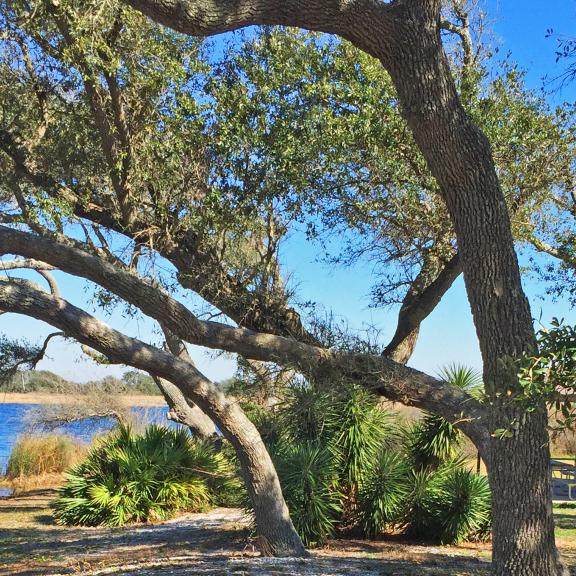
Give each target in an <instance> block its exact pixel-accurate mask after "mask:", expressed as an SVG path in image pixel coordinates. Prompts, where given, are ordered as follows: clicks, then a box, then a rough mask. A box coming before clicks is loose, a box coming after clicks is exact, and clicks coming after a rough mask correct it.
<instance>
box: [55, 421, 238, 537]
mask: <svg viewBox="0 0 576 576" xmlns="http://www.w3.org/2000/svg"><path fill="white" fill-rule="evenodd" d="M230 474H231V466H230V465H229V463H228V462H227V461H226V460H225V459H224V457H223V456H222V455H221V454H218V453H216V452H214V451H213V449H212V447H211V446H207V445H206V444H204V443H202V442H199V441H196V440H194V439H193V438H192V437H191V436H190V435H189V433H188V432H187V430H185V429H169V428H165V427H162V426H150V427H148V428H147V429H146V430H145V431H144V433H143V434H140V435H136V434H133V433H132V431H131V430H130V428H129V427H120V428H119V429H118V431H116V432H114V433H112V434H110V435H109V436H107V437H105V438H104V439H103V440H101V441H100V442H99V443H98V445H97V446H96V447H95V448H93V449H92V450H91V451H90V453H89V454H88V456H87V458H86V460H85V461H84V462H82V463H81V464H79V465H78V466H77V467H76V468H74V469H73V470H72V471H70V472H69V473H68V474H67V480H66V483H65V485H64V486H63V487H62V488H61V489H60V493H59V497H58V499H57V500H56V502H55V505H54V516H55V517H56V520H57V522H58V523H60V524H68V525H85V526H98V525H105V526H121V525H123V524H126V523H130V522H148V521H154V520H162V519H165V518H168V517H170V516H172V515H173V514H174V513H176V512H177V511H179V510H203V509H205V508H206V507H207V506H208V505H209V504H210V503H211V502H212V500H213V491H214V490H216V489H217V488H218V487H219V486H222V485H225V484H226V482H227V481H228V480H229V475H230Z"/></svg>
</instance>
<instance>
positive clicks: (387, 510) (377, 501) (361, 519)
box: [357, 451, 410, 538]
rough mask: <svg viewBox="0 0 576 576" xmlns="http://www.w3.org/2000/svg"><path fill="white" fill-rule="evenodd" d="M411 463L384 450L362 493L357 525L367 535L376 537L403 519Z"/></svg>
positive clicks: (363, 486)
mask: <svg viewBox="0 0 576 576" xmlns="http://www.w3.org/2000/svg"><path fill="white" fill-rule="evenodd" d="M409 473H410V468H409V463H408V461H407V460H406V459H405V458H404V457H402V456H400V455H399V454H394V453H392V452H386V451H381V452H380V454H379V456H378V458H377V459H376V462H375V463H374V464H373V465H372V466H371V468H370V470H369V472H368V474H367V477H366V481H365V482H364V484H363V485H362V487H361V489H360V492H359V494H358V517H357V523H358V526H359V527H360V529H361V530H362V532H363V534H364V535H365V536H367V537H368V538H374V537H376V536H378V534H380V533H382V532H383V531H384V529H385V528H386V527H387V526H390V525H393V524H396V523H397V522H398V521H399V520H400V519H401V517H402V510H403V507H404V506H405V505H406V499H407V497H408V475H409Z"/></svg>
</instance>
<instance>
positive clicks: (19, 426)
mask: <svg viewBox="0 0 576 576" xmlns="http://www.w3.org/2000/svg"><path fill="white" fill-rule="evenodd" d="M35 408H39V406H38V405H35V404H0V473H3V472H4V471H5V470H6V465H7V464H8V459H9V458H10V452H11V450H12V447H13V446H14V443H15V442H16V439H17V438H18V436H19V435H20V434H22V433H24V432H26V431H27V424H26V421H25V418H24V416H25V414H26V412H27V411H28V410H30V409H35ZM132 410H134V412H136V413H137V415H138V419H139V420H140V419H144V421H145V422H150V423H152V422H157V423H160V424H167V423H170V424H171V425H172V424H173V423H172V422H170V421H169V420H167V419H166V412H167V410H168V408H167V407H166V406H155V407H149V408H140V407H135V408H132ZM113 425H114V422H113V421H112V420H101V419H99V420H97V421H94V420H85V421H83V422H74V423H72V424H66V425H65V426H62V427H60V428H58V429H56V430H55V432H59V433H66V434H70V435H71V436H74V437H76V438H79V439H81V440H84V441H86V442H89V441H90V440H91V439H92V438H93V437H94V436H95V435H96V434H100V433H102V432H106V431H107V430H110V428H112V426H113Z"/></svg>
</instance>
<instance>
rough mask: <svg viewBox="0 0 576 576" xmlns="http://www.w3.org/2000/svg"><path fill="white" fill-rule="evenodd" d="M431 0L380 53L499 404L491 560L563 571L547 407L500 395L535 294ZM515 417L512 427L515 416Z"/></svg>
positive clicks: (499, 568)
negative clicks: (421, 163)
mask: <svg viewBox="0 0 576 576" xmlns="http://www.w3.org/2000/svg"><path fill="white" fill-rule="evenodd" d="M433 4H434V3H431V2H426V1H415V2H407V3H404V4H403V11H402V13H401V14H400V17H399V18H398V20H397V23H398V29H397V30H396V31H395V34H394V36H395V39H396V41H395V43H394V54H393V56H392V57H390V55H389V54H387V55H386V57H383V58H382V60H383V63H384V64H385V66H386V67H387V68H388V70H389V71H390V74H391V76H392V78H393V81H394V83H395V85H396V87H397V90H398V97H399V101H400V103H401V107H402V111H403V115H404V117H405V119H406V120H407V122H408V124H409V125H410V127H411V129H412V131H413V133H414V137H415V139H416V142H417V143H418V146H419V147H420V149H421V150H422V153H423V154H424V156H425V158H426V160H427V162H428V165H429V167H430V169H431V171H432V173H433V174H434V176H435V177H436V179H437V181H438V183H439V185H440V188H441V192H442V195H443V198H444V200H445V202H446V205H447V207H448V210H449V213H450V216H451V219H452V222H453V224H454V228H455V230H456V235H457V238H458V248H459V253H460V258H461V261H462V268H463V271H464V279H465V283H466V289H467V293H468V298H469V301H470V306H471V308H472V314H473V317H474V323H475V326H476V332H477V335H478V338H479V341H480V348H481V351H482V358H483V362H484V382H485V385H486V387H487V392H488V395H489V397H490V398H491V400H492V402H493V410H492V418H491V420H492V421H491V422H490V426H491V428H492V430H495V429H497V428H509V429H510V430H511V431H512V433H513V434H512V437H510V438H508V439H506V440H500V439H498V438H497V437H496V436H494V437H493V438H492V441H491V450H490V455H489V462H488V465H489V469H490V484H491V487H492V492H493V495H494V506H493V534H494V551H493V563H494V573H495V574H496V576H505V575H506V576H512V575H514V576H558V575H559V574H563V573H564V568H563V567H562V566H561V563H560V562H559V556H558V553H557V550H556V547H555V544H554V522H553V517H552V504H551V491H550V488H551V487H550V475H549V458H550V452H549V440H548V433H547V429H546V426H547V421H546V415H545V411H544V410H543V408H542V407H540V411H537V412H535V413H523V412H522V411H521V410H520V409H518V408H515V409H514V408H506V407H505V406H501V405H500V404H499V402H498V401H497V400H496V397H497V395H500V394H504V395H506V392H507V391H508V390H513V389H515V388H516V387H517V384H518V381H517V370H516V369H515V367H514V365H513V362H512V359H514V358H517V357H518V355H519V354H521V353H522V352H525V351H533V350H534V349H535V345H536V344H535V337H534V329H533V326H532V318H531V314H530V308H529V305H528V301H527V299H526V297H525V295H524V292H523V290H522V285H521V280H520V271H519V267H518V261H517V257H516V253H515V251H514V243H513V238H512V232H511V227H510V221H509V216H508V210H507V207H506V203H505V200H504V196H503V194H502V191H501V189H500V185H499V182H498V178H497V175H496V171H495V168H494V164H493V160H492V154H491V149H490V145H489V143H488V141H487V139H486V137H485V136H484V134H483V133H482V132H481V131H480V130H479V129H477V128H476V127H475V126H474V125H473V124H472V123H471V121H470V119H469V117H468V116H467V114H466V113H465V111H464V110H463V108H462V106H461V104H460V102H459V99H458V95H457V93H456V89H455V86H454V82H453V80H452V77H451V74H450V69H449V66H448V63H447V60H446V57H445V54H444V52H443V49H442V43H441V38H440V28H439V22H438V16H439V15H438V13H437V12H435V11H434V10H433V8H432V5H433ZM516 420H518V423H517V424H515V421H516Z"/></svg>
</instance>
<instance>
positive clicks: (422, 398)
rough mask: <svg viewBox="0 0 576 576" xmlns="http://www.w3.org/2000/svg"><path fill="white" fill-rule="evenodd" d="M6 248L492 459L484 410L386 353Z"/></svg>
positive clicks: (58, 249)
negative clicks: (333, 342) (359, 396)
mask: <svg viewBox="0 0 576 576" xmlns="http://www.w3.org/2000/svg"><path fill="white" fill-rule="evenodd" d="M8 253H10V254H18V255H20V256H25V257H33V258H37V259H41V260H42V261H45V262H47V263H48V264H51V265H53V266H55V267H57V268H59V269H61V270H62V271H65V272H68V273H70V274H74V275H76V276H79V277H82V278H86V279H88V280H92V281H93V282H95V283H97V284H99V285H100V286H102V287H103V288H106V289H107V290H109V291H110V292H112V293H114V294H116V295H117V296H120V297H121V298H123V299H124V300H125V301H126V302H129V303H131V304H133V305H134V306H136V307H138V308H139V309H140V310H141V311H142V312H143V313H144V314H147V315H148V316H150V317H151V318H154V319H155V320H157V321H158V322H159V323H160V325H161V326H163V327H165V328H167V329H168V330H169V331H170V332H172V333H173V334H174V335H176V336H178V337H179V338H181V339H182V340H185V341H187V342H190V343H191V344H197V345H200V346H206V347H208V348H213V349H218V350H225V351H228V352H235V353H237V354H241V355H242V356H244V357H245V358H250V359H253V360H261V361H265V362H275V363H277V364H280V365H282V366H287V367H292V368H294V369H296V370H298V371H299V372H301V373H302V374H305V375H306V376H307V377H308V378H310V379H312V380H314V381H319V382H324V381H333V382H336V381H342V380H346V381H350V382H355V383H357V384H360V385H362V386H364V387H366V388H367V389H368V390H370V391H371V392H374V393H376V394H381V395H383V396H385V397H386V398H389V399H390V400H395V401H398V402H401V403H403V404H406V405H410V406H416V407H418V408H424V409H426V410H429V411H431V412H434V413H436V414H439V415H440V416H443V417H444V418H446V419H447V420H449V421H450V422H455V423H456V424H457V426H458V427H460V428H461V429H462V430H463V431H464V433H465V434H466V435H467V436H469V437H470V438H471V439H472V440H473V442H474V443H475V444H476V446H477V447H478V449H479V450H480V451H481V452H482V456H483V458H484V459H485V461H487V462H488V461H489V453H488V444H489V438H488V428H487V427H486V417H487V412H486V411H485V409H484V408H483V407H482V406H481V404H480V403H479V402H478V401H477V400H475V399H473V398H472V397H470V396H469V395H468V394H466V393H465V392H463V391H462V390H461V389H459V388H458V387H456V386H452V385H450V384H448V383H446V382H442V381H440V380H438V379H436V378H433V377H431V376H428V375H427V374H424V373H422V372H420V371H418V370H415V369H413V368H408V367H406V366H403V365H401V364H398V363H397V362H394V361H392V360H390V359H388V358H385V357H383V356H378V355H369V354H354V353H345V352H336V351H332V350H327V349H324V348H319V347H316V346H311V345H309V344H305V343H302V342H298V341H297V340H294V339H292V338H285V337H283V336H275V335H272V334H261V333H258V332H254V331H252V330H247V329H245V328H235V327H233V326H229V325H225V324H220V323H218V322H209V321H202V320H199V319H198V318H197V317H196V316H194V314H192V312H191V311H190V310H189V309H188V308H186V307H185V306H184V305H183V304H181V303H180V302H178V301H177V300H175V299H174V298H172V297H171V296H170V295H169V294H168V293H166V292H165V291H163V290H162V289H161V288H160V287H159V286H157V285H155V284H154V283H152V282H150V281H148V280H146V279H143V278H140V277H138V276H136V275H135V274H134V273H133V272H131V271H129V270H126V269H123V268H122V267H121V266H119V265H112V264H110V263H109V262H106V261H105V260H103V259H101V258H99V257H97V256H94V255H92V254H88V253H86V252H84V251H83V250H80V249H78V248H76V247H74V246H68V245H66V244H62V243H60V242H57V241H55V240H53V239H49V238H44V237H41V236H37V235H35V234H30V233H27V232H22V231H20V230H14V229H11V228H8V227H6V226H0V254H8Z"/></svg>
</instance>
